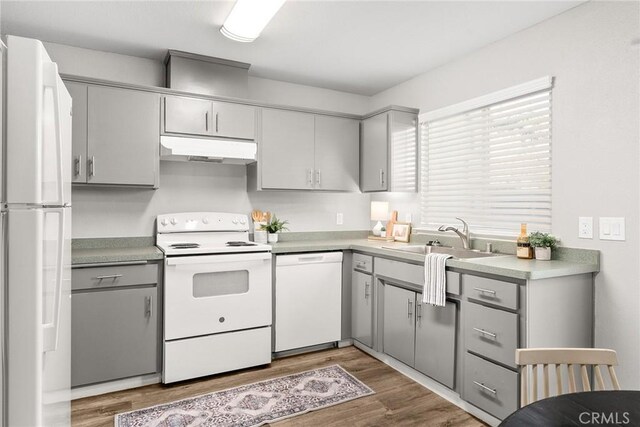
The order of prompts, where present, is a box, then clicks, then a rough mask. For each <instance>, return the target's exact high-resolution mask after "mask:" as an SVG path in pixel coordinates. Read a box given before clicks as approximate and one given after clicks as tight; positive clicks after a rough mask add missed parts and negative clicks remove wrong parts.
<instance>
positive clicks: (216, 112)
mask: <svg viewBox="0 0 640 427" xmlns="http://www.w3.org/2000/svg"><path fill="white" fill-rule="evenodd" d="M216 133H218V113H217V112H216Z"/></svg>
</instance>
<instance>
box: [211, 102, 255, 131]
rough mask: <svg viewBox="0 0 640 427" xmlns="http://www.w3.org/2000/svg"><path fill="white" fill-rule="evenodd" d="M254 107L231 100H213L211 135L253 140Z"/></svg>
mask: <svg viewBox="0 0 640 427" xmlns="http://www.w3.org/2000/svg"><path fill="white" fill-rule="evenodd" d="M255 123H256V108H255V107H253V106H250V105H243V104H233V103H231V102H215V101H214V102H213V135H214V136H219V137H225V138H237V139H249V140H254V139H255V137H256V132H255V126H256V125H255Z"/></svg>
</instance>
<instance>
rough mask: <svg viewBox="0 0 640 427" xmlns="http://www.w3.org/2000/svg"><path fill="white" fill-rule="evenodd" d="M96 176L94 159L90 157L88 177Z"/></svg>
mask: <svg viewBox="0 0 640 427" xmlns="http://www.w3.org/2000/svg"><path fill="white" fill-rule="evenodd" d="M95 174H96V158H95V156H91V160H89V176H95Z"/></svg>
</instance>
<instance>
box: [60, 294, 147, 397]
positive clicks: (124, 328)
mask: <svg viewBox="0 0 640 427" xmlns="http://www.w3.org/2000/svg"><path fill="white" fill-rule="evenodd" d="M71 298H72V304H71V310H72V313H71V315H72V317H71V319H72V320H71V336H72V340H71V385H72V386H78V385H83V384H92V383H97V382H101V381H110V380H115V379H118V378H126V377H131V376H137V375H144V374H150V373H155V372H157V371H158V344H159V342H158V339H159V336H158V321H157V317H156V316H157V313H158V301H157V288H156V287H146V288H133V289H126V288H120V289H112V290H105V291H89V292H76V293H73V294H72V297H71Z"/></svg>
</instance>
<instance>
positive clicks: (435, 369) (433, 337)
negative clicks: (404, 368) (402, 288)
mask: <svg viewBox="0 0 640 427" xmlns="http://www.w3.org/2000/svg"><path fill="white" fill-rule="evenodd" d="M456 329H457V305H456V303H454V302H452V301H447V302H446V304H445V306H444V307H434V306H432V305H429V304H424V303H423V302H422V294H418V295H417V297H416V354H415V368H416V370H418V371H420V372H422V373H423V374H425V375H427V376H429V377H431V378H433V379H434V380H436V381H438V382H440V383H442V384H444V385H446V386H447V387H449V388H453V387H454V385H455V374H454V373H455V366H456V365H455V360H456Z"/></svg>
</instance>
